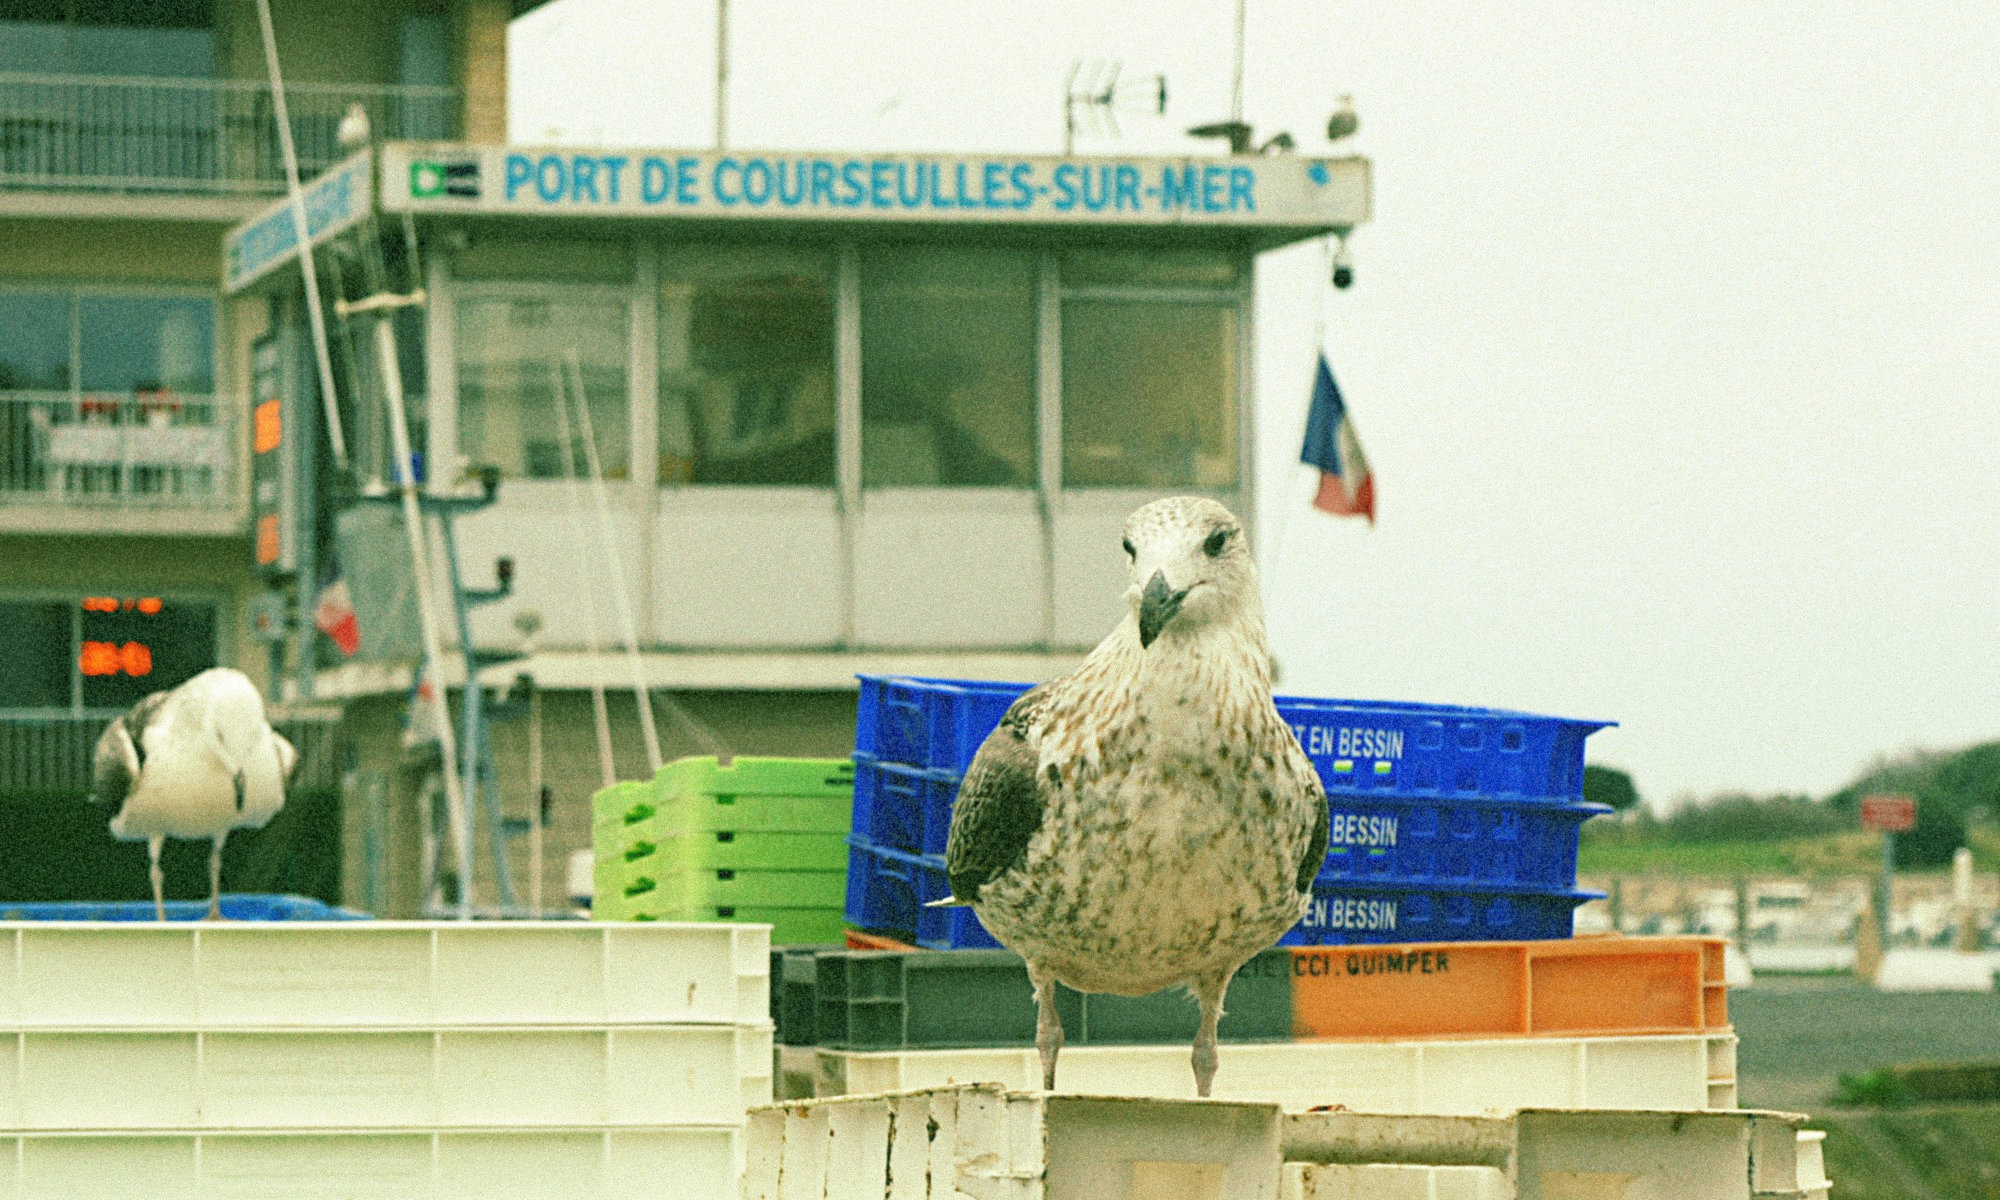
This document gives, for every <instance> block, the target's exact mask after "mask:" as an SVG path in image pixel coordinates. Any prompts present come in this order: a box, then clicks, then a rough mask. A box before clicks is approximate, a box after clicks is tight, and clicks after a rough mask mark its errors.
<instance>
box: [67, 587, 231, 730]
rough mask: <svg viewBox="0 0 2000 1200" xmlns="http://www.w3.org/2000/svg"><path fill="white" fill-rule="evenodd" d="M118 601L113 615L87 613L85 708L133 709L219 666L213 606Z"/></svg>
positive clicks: (81, 652)
mask: <svg viewBox="0 0 2000 1200" xmlns="http://www.w3.org/2000/svg"><path fill="white" fill-rule="evenodd" d="M115 599H116V601H117V607H116V609H115V611H111V612H103V611H98V610H95V609H86V610H85V611H84V614H83V645H82V646H81V647H79V648H78V653H77V660H76V665H77V669H78V670H80V671H81V672H83V706H84V707H85V708H129V707H131V706H132V705H134V704H137V703H138V702H139V701H141V700H143V699H145V698H146V696H147V695H148V694H150V693H152V692H157V691H161V690H163V689H165V688H171V687H179V686H180V685H181V684H183V683H186V682H187V681H188V680H190V679H192V678H194V677H195V676H196V675H198V674H200V673H201V672H203V671H206V670H207V669H208V668H210V667H212V666H214V665H215V606H214V605H212V604H174V603H167V604H151V603H145V604H142V603H141V602H140V600H139V599H138V598H136V597H120V598H115Z"/></svg>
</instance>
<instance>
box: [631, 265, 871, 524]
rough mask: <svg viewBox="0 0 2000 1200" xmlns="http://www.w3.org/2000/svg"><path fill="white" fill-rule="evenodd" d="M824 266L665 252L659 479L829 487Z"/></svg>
mask: <svg viewBox="0 0 2000 1200" xmlns="http://www.w3.org/2000/svg"><path fill="white" fill-rule="evenodd" d="M833 342H834V331H833V260H832V257H831V256H830V255H828V254H826V253H823V252H815V251H810V250H790V249H784V248H779V247H743V248H727V249H724V248H711V247H679V246H676V247H668V248H666V250H665V251H664V252H663V254H662V256H661V262H660V482H661V483H738V484H811V485H816V486H820V487H831V486H833V483H834V431H833V425H834V377H833Z"/></svg>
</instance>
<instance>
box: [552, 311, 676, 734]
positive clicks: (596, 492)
mask: <svg viewBox="0 0 2000 1200" xmlns="http://www.w3.org/2000/svg"><path fill="white" fill-rule="evenodd" d="M569 373H570V381H571V382H570V386H571V389H572V394H573V395H574V396H575V397H576V417H577V425H578V426H579V431H580V432H581V433H582V434H583V456H584V462H585V464H586V465H588V466H589V468H590V490H591V494H592V495H593V496H594V497H596V499H597V537H598V545H599V546H600V547H602V548H603V550H604V563H605V565H606V566H607V567H609V568H610V569H611V600H612V609H613V611H614V612H616V613H617V614H618V621H619V625H620V627H621V628H622V629H623V630H624V633H625V657H626V661H627V664H628V665H629V666H630V667H631V669H632V698H633V699H634V700H636V701H637V702H638V705H639V733H640V734H641V735H642V736H643V737H644V738H645V741H646V769H647V770H649V771H658V770H659V769H660V728H659V725H658V723H656V722H655V721H654V720H653V702H652V701H651V700H649V699H647V692H646V668H645V665H644V664H643V663H642V662H641V661H640V658H639V626H638V623H637V621H636V620H634V618H633V616H632V596H631V592H630V590H629V589H628V588H627V587H626V585H625V568H624V566H623V565H622V564H621V563H620V561H619V554H618V545H617V542H616V539H615V538H613V536H612V532H611V502H610V500H608V499H607V498H606V496H605V491H604V464H603V463H602V462H601V461H599V459H598V456H597V431H596V430H595V429H593V428H592V427H591V423H590V398H589V397H588V396H587V395H586V394H585V392H584V388H583V362H582V360H581V359H580V358H578V357H577V353H576V351H574V350H572V351H570V352H569Z"/></svg>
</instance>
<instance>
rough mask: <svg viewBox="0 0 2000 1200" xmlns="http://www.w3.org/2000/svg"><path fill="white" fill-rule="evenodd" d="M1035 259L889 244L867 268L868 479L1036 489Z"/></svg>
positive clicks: (864, 471)
mask: <svg viewBox="0 0 2000 1200" xmlns="http://www.w3.org/2000/svg"><path fill="white" fill-rule="evenodd" d="M1035 279H1036V271H1035V259H1034V256H1033V255H1032V254H1029V253H1026V252H1016V251H1006V250H975V249H939V248H929V247H910V246H884V247H879V248H874V249H870V250H869V251H867V252H866V253H865V254H864V255H863V257H862V262H861V480H862V482H863V483H864V484H866V485H867V486H869V487H1022V488H1024V487H1033V486H1034V484H1035V477H1036V471H1035Z"/></svg>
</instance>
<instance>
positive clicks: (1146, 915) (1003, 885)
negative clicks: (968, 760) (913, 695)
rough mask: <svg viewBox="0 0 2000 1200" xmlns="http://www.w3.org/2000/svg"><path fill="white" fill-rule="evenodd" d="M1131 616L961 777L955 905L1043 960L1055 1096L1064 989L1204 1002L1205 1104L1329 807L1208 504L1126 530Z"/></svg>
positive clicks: (1305, 886) (1251, 596) (1242, 575)
mask: <svg viewBox="0 0 2000 1200" xmlns="http://www.w3.org/2000/svg"><path fill="white" fill-rule="evenodd" d="M1124 546H1125V553H1126V554H1127V555H1128V556H1129V557H1130V568H1129V577H1130V581H1131V586H1130V587H1129V588H1128V589H1127V591H1126V593H1125V599H1126V602H1127V604H1128V605H1129V606H1130V609H1131V611H1130V612H1129V613H1128V614H1127V615H1126V617H1125V619H1124V620H1123V621H1121V622H1120V623H1119V624H1118V626H1117V628H1115V629H1113V630H1112V631H1111V633H1110V635H1109V636H1107V637H1106V638H1105V639H1104V641H1103V642H1101V643H1100V644H1099V645H1098V647H1097V649H1096V650H1094V651H1092V652H1091V654H1090V657H1089V658H1088V659H1086V660H1085V661H1084V664H1083V665H1082V666H1081V667H1079V668H1078V669H1077V670H1076V671H1075V672H1073V673H1072V674H1069V675H1066V676H1064V677H1063V678H1061V679H1057V680H1054V681H1052V682H1050V683H1046V684H1043V685H1042V686H1040V687H1037V688H1035V689H1033V690H1032V691H1030V692H1028V693H1027V694H1026V695H1024V696H1022V697H1021V698H1020V699H1019V700H1017V701H1015V703H1014V705H1013V707H1011V708H1009V709H1008V710H1007V714H1006V716H1005V717H1003V718H1001V721H1000V726H999V728H998V729H996V730H994V732H993V734H992V735H991V736H990V737H988V738H987V739H986V742H985V744H984V745H982V746H981V747H980V748H979V753H978V755H977V756H975V757H974V758H973V760H972V765H971V767H970V768H969V769H968V770H967V771H966V774H965V782H964V785H963V786H962V787H961V788H960V790H959V796H958V802H957V807H956V808H955V810H954V811H953V813H952V821H951V838H950V844H949V846H948V848H947V851H946V863H947V867H948V874H949V876H950V880H951V888H952V897H951V898H950V899H947V900H945V901H940V902H938V903H947V904H970V905H971V906H972V908H973V910H974V911H975V912H977V913H978V914H979V919H980V920H981V921H982V922H984V923H985V925H986V928H987V929H988V930H990V931H991V932H992V933H993V935H994V936H995V937H997V938H999V939H1000V941H1001V942H1002V943H1003V944H1004V945H1006V946H1007V947H1009V948H1010V949H1012V950H1014V951H1016V952H1017V953H1019V954H1020V955H1021V957H1022V958H1024V959H1026V960H1027V965H1028V974H1029V977H1030V978H1031V979H1032V980H1033V981H1034V985H1035V999H1036V1002H1037V1004H1038V1005H1039V1008H1040V1016H1039V1020H1038V1021H1037V1023H1036V1031H1035V1046H1036V1048H1037V1049H1038V1050H1040V1051H1041V1057H1042V1084H1043V1087H1044V1088H1046V1089H1049V1090H1054V1088H1055V1073H1056V1055H1057V1052H1058V1051H1060V1050H1061V1049H1062V1041H1063V1034H1062V1022H1061V1019H1060V1017H1058V1015H1057V1013H1056V997H1055V985H1056V984H1057V983H1058V982H1060V983H1063V984H1066V985H1068V986H1069V987H1071V988H1074V989H1076V990H1078V991H1084V992H1111V993H1115V994H1117V995H1123V996H1139V995H1145V994H1147V993H1149V992H1155V991H1158V990H1160V989H1161V988H1165V987H1172V986H1175V985H1186V986H1187V988H1188V989H1189V990H1190V991H1192V992H1193V993H1194V997H1195V999H1196V1000H1197V1001H1198V1002H1199V1003H1200V1005H1201V1027H1200V1030H1199V1032H1198V1033H1196V1035H1195V1040H1194V1077H1195V1090H1196V1092H1197V1093H1198V1094H1200V1095H1203V1096H1206V1095H1208V1094H1209V1088H1210V1085H1211V1084H1212V1083H1213V1081H1214V1078H1215V1066H1216V1050H1215V1034H1216V1023H1217V1022H1218V1021H1220V1020H1221V1018H1222V1000H1223V995H1224V993H1225V992H1227V991H1228V988H1229V981H1230V980H1231V979H1232V978H1233V977H1234V976H1235V974H1236V971H1237V969H1238V968H1240V967H1241V966H1242V965H1243V964H1244V963H1245V962H1248V961H1249V960H1250V959H1251V957H1252V956H1254V955H1255V954H1257V952H1258V951H1260V950H1263V949H1264V948H1265V947H1267V946H1269V945H1271V944H1272V943H1273V942H1275V941H1276V940H1277V939H1278V937H1279V936H1280V935H1282V934H1283V933H1284V932H1285V930H1287V929H1289V928H1291V927H1292V926H1293V925H1295V924H1297V923H1298V921H1299V919H1300V918H1301V917H1302V916H1304V915H1305V911H1306V908H1307V905H1308V904H1309V902H1310V901H1311V898H1312V891H1311V889H1312V881H1313V876H1315V875H1316V874H1318V873H1319V869H1320V866H1321V864H1322V863H1323V862H1324V861H1325V859H1326V839H1327V807H1326V794H1325V792H1324V791H1323V790H1322V789H1321V787H1320V781H1319V776H1318V775H1317V774H1316V773H1315V772H1314V770H1313V766H1312V762H1311V761H1310V760H1309V759H1307V758H1306V755H1305V751H1304V750H1302V749H1301V748H1300V746H1299V742H1298V738H1297V737H1296V736H1294V735H1293V733H1292V730H1291V727H1290V726H1288V725H1286V724H1285V722H1284V720H1283V719H1282V718H1280V717H1279V716H1278V710H1277V707H1276V705H1274V704H1273V703H1272V701H1271V666H1270V663H1271V657H1270V652H1269V650H1268V649H1267V648H1266V645H1265V641H1264V608H1263V602H1262V600H1261V599H1260V598H1259V596H1258V590H1257V571H1256V565H1255V563H1254V562H1253V561H1252V559H1251V556H1250V548H1249V547H1248V546H1247V545H1245V544H1244V538H1243V526H1242V523H1241V522H1240V521H1238V520H1237V519H1236V517H1235V516H1234V515H1232V514H1231V513H1230V511H1229V510H1228V509H1226V508H1224V507H1223V506H1222V505H1220V504H1217V503H1215V502H1214V501H1212V500H1204V499H1200V498H1196V497H1189V496H1183V497H1177V498H1174V499H1170V500H1160V501H1157V502H1155V503H1152V504H1149V505H1147V506H1145V507H1144V508H1141V509H1140V510H1139V511H1137V512H1135V513H1133V514H1132V516H1131V517H1130V518H1129V519H1128V520H1127V521H1126V522H1125V541H1124Z"/></svg>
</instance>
